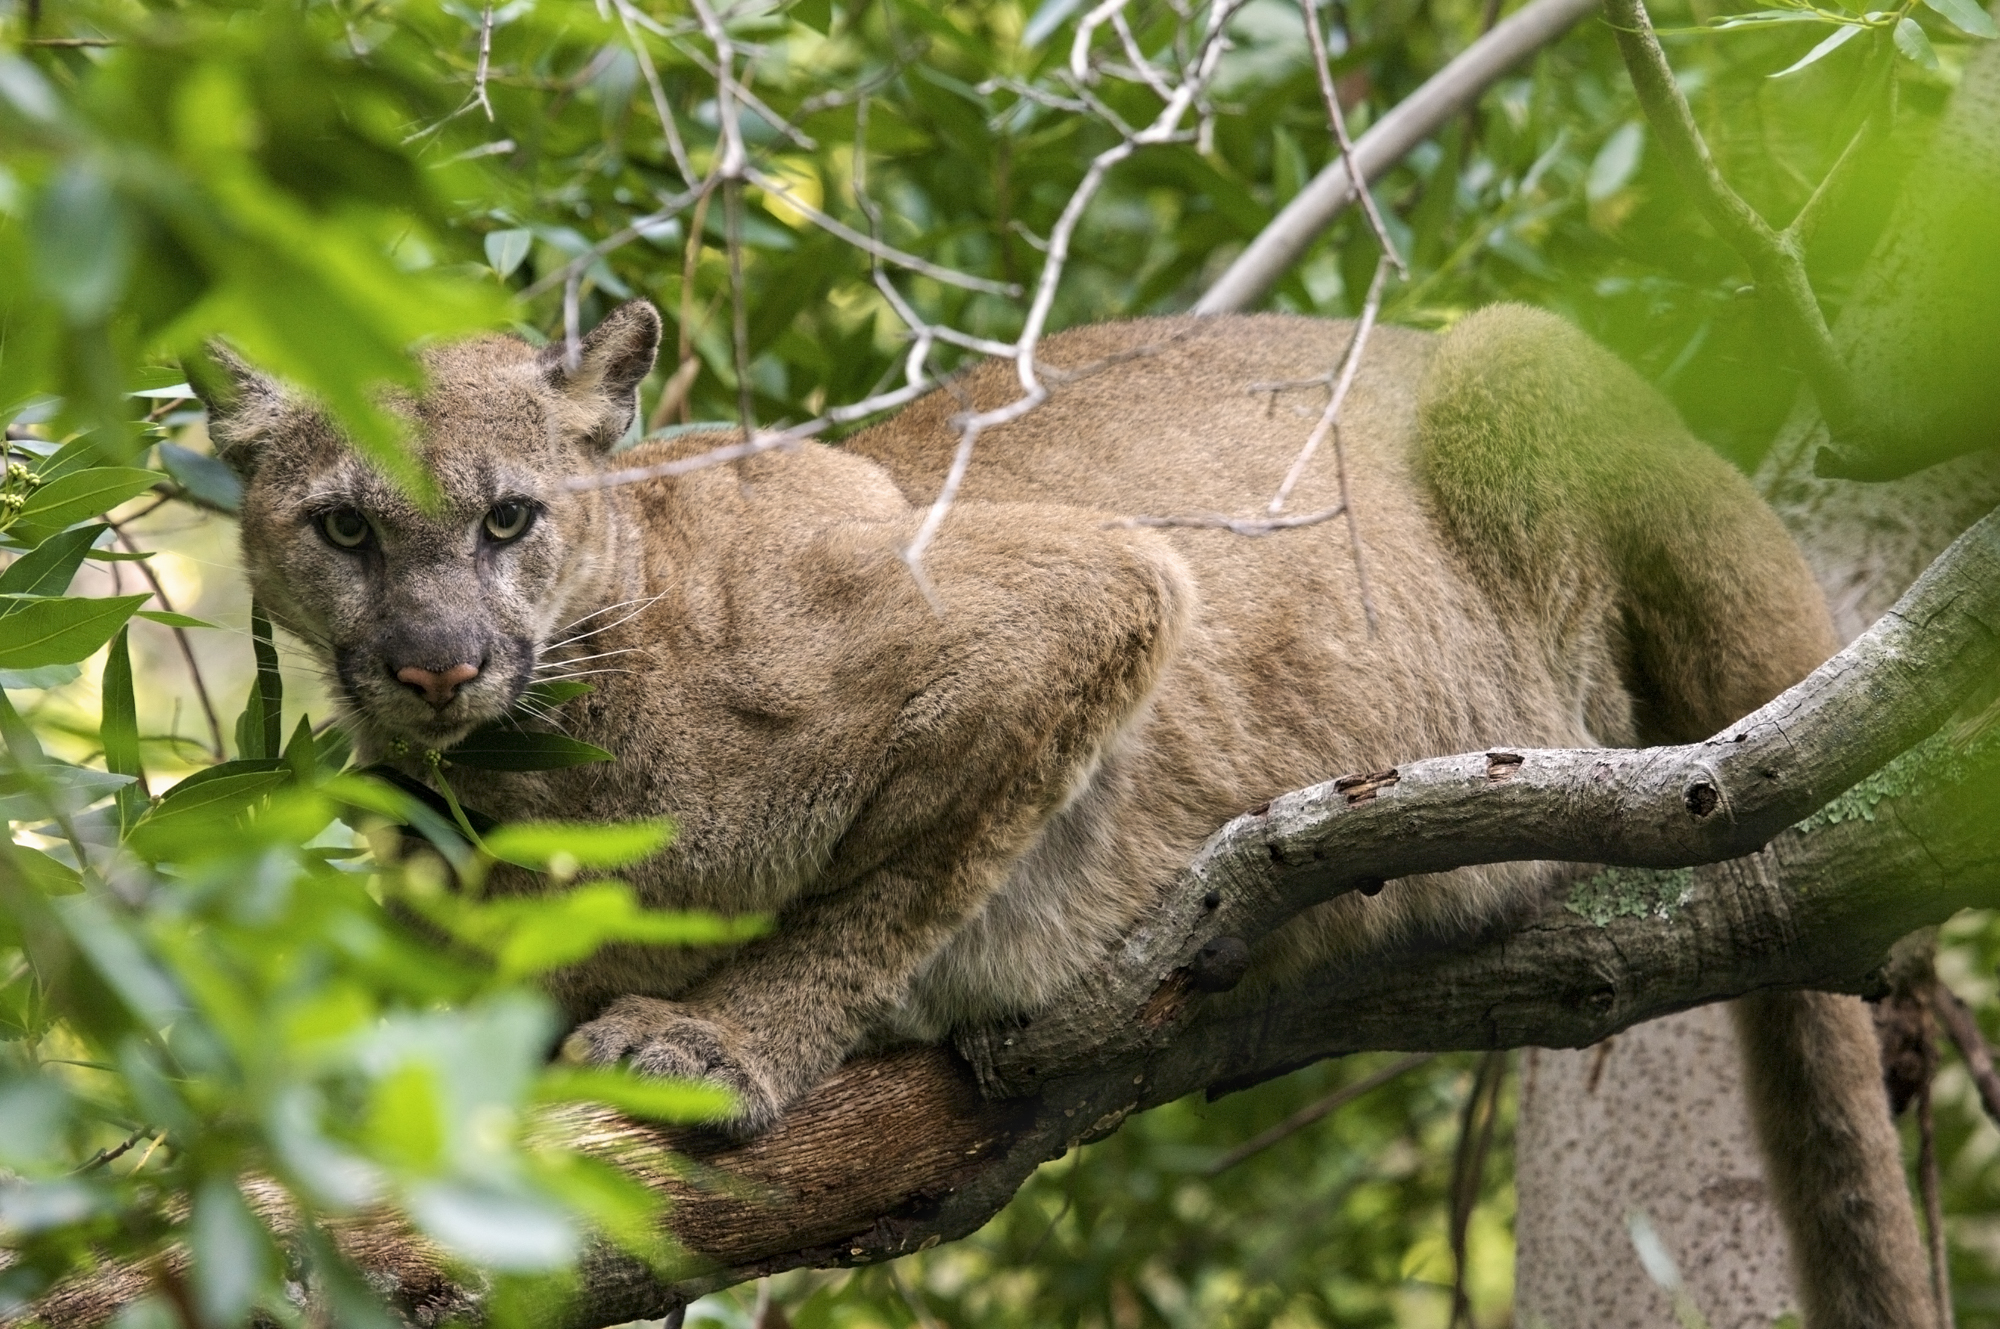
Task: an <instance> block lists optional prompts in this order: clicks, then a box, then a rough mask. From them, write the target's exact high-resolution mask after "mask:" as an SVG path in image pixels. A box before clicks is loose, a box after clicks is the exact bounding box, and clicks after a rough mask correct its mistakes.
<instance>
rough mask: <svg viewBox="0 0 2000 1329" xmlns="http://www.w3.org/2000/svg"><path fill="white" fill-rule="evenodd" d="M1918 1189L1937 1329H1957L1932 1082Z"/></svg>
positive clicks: (1925, 1088) (1920, 1123)
mask: <svg viewBox="0 0 2000 1329" xmlns="http://www.w3.org/2000/svg"><path fill="white" fill-rule="evenodd" d="M1917 1190H1918V1192H1919V1194H1920V1195H1921V1196H1922V1197H1923V1204H1924V1237H1925V1241H1926V1244H1927V1246H1928V1247H1929V1252H1930V1259H1931V1298H1932V1302H1933V1305H1934V1308H1935V1310H1936V1312H1937V1329H1953V1324H1954V1319H1955V1317H1954V1316H1953V1315H1952V1309H1951V1260H1950V1253H1949V1251H1948V1250H1947V1249H1946V1246H1945V1233H1944V1200H1943V1196H1942V1194H1941V1190H1942V1186H1941V1184H1940V1181H1939V1178H1938V1158H1937V1118H1936V1115H1935V1114H1934V1113H1933V1112H1932V1111H1931V1082H1930V1081H1929V1080H1925V1081H1924V1082H1923V1084H1921V1085H1920V1086H1918V1088H1917Z"/></svg>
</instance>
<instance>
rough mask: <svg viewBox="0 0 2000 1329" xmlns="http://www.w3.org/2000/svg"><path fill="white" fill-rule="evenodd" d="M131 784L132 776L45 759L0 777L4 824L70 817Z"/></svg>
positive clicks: (0, 819) (0, 807)
mask: <svg viewBox="0 0 2000 1329" xmlns="http://www.w3.org/2000/svg"><path fill="white" fill-rule="evenodd" d="M131 783H132V777H131V776H129V775H116V774H113V773H111V772H108V771H96V770H92V769H91V768H90V767H88V766H72V765H71V764H69V763H68V762H64V761H54V760H44V761H43V762H41V763H39V764H37V765H35V766H32V767H29V768H27V769H24V770H20V771H13V772H8V773H5V774H0V821H30V820H40V819H41V818H44V817H48V816H54V815H59V816H65V817H66V816H70V815H72V814H74V813H78V812H81V811H83V810H84V809H85V808H87V807H89V806H90V805H91V804H93V803H96V802H98V801H99V800H101V799H104V798H108V797H110V796H111V795H112V794H115V793H118V792H119V791H121V790H122V789H124V788H125V787H126V786H127V785H130V784H131Z"/></svg>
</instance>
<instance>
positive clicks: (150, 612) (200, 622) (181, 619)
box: [138, 609, 221, 631]
mask: <svg viewBox="0 0 2000 1329" xmlns="http://www.w3.org/2000/svg"><path fill="white" fill-rule="evenodd" d="M138 617H140V618H143V619H146V620H147V621H149V622H153V623H159V624H161V625H163V626H165V627H170V628H215V629H216V630H217V631H220V630H221V625H220V624H216V623H211V622H209V621H208V620H207V619H205V618H196V617H194V616H193V615H191V614H177V613H170V612H169V611H167V610H165V609H141V610H140V611H139V613H138Z"/></svg>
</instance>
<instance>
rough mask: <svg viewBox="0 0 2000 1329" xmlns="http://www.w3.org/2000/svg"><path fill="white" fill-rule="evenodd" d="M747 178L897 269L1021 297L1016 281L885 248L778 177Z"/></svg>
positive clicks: (751, 173) (747, 172)
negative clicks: (980, 274) (944, 265)
mask: <svg viewBox="0 0 2000 1329" xmlns="http://www.w3.org/2000/svg"><path fill="white" fill-rule="evenodd" d="M743 175H744V178H745V179H747V180H748V181H749V182H750V183H751V184H753V185H756V186H757V187H758V188H759V189H761V190H763V191H764V192H765V193H767V194H775V195H777V196H778V197H779V198H782V199H783V200H784V201H785V206H787V207H790V208H794V209H796V210H797V211H799V212H800V213H802V214H804V215H805V217H806V218H807V220H809V221H811V222H812V224H813V225H815V226H817V227H819V228H820V229H821V230H824V231H827V232H829V233H830V234H833V235H837V236H839V237H840V238H841V239H843V240H845V241H847V243H849V244H851V245H853V246H854V247H855V248H857V249H863V250H866V251H867V252H868V253H870V254H873V255H874V256H875V257H876V258H880V259H887V260H888V261H889V262H891V263H894V264H895V265H896V266H897V267H901V268H908V269H910V270H911V271H912V272H920V273H922V274H923V275H924V276H926V277H931V278H934V279H935V280H937V281H941V282H944V283H946V284H947V285H950V286H960V287H963V288H964V289H966V290H968V291H983V292H985V293H986V294H988V295H1006V296H1018V295H1020V294H1021V288H1020V287H1019V286H1018V285H1016V284H1015V283H1013V282H998V281H991V280H989V279H987V278H985V277H974V276H972V275H970V274H969V273H964V272H959V271H957V270H955V269H952V268H947V267H942V266H940V265H938V264H936V263H932V262H931V261H930V260H928V259H922V258H918V257H917V256H916V255H915V254H906V253H904V252H903V251H902V250H900V249H897V248H895V247H894V246H893V245H885V244H883V243H882V242H881V241H880V240H877V239H875V238H873V237H871V236H866V235H863V234H862V233H861V232H859V231H857V230H855V229H854V228H853V227H852V226H849V225H848V224H847V223H846V222H843V221H840V220H839V219H837V218H834V217H830V216H828V215H827V214H826V213H824V212H821V211H820V210H819V209H818V208H816V207H814V206H813V205H812V204H810V203H808V202H806V201H805V200H804V199H803V198H800V197H799V196H798V195H797V194H795V193H793V192H792V189H791V186H789V185H787V184H786V183H785V182H784V181H783V180H780V179H777V178H776V177H775V176H769V175H766V174H764V173H763V172H762V171H760V170H758V169H757V168H756V167H754V166H747V167H745V168H744V171H743Z"/></svg>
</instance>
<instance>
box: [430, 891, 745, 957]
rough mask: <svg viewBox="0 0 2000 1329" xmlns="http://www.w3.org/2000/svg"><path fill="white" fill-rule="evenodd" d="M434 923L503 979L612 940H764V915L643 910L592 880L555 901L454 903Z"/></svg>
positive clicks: (593, 949)
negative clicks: (489, 960) (487, 957)
mask: <svg viewBox="0 0 2000 1329" xmlns="http://www.w3.org/2000/svg"><path fill="white" fill-rule="evenodd" d="M437 908H438V910H439V912H438V914H437V921H439V922H441V923H443V924H444V925H445V926H446V927H448V928H450V929H451V930H452V931H453V932H454V933H456V934H457V935H458V936H459V937H461V938H463V939H464V940H466V941H469V942H471V943H472V944H473V945H475V946H478V947H480V948H481V949H483V950H486V951H488V952H489V953H491V954H492V956H493V958H494V961H495V962H496V963H497V964H498V966H499V969H500V973H501V975H502V977H504V978H510V979H511V978H523V977H526V976H528V975H530V974H539V973H545V972H547V971H548V970H551V969H559V968H561V967H562V966H564V965H568V964H575V963H576V962H577V961H579V960H583V959H586V958H588V957H589V956H590V955H592V954H594V953H595V952H596V951H597V949H598V948H599V947H600V946H603V945H605V944H607V943H609V942H614V941H636V942H645V943H647V944H649V945H653V946H721V945H730V944H734V943H737V942H744V941H749V940H750V939H752V938H753V937H758V936H762V935H763V934H764V933H765V932H767V931H768V930H769V928H770V922H769V920H768V919H766V918H765V917H764V916H763V915H761V914H745V915H738V916H735V917H729V918H725V917H723V916H722V915H720V914H711V913H707V912H704V911H698V910H658V909H643V908H641V907H640V906H639V904H638V902H637V899H636V898H635V896H634V895H633V892H632V888H631V887H630V886H628V885H626V884H625V883H624V882H622V881H594V882H586V883H584V884H583V885H581V886H578V887H576V888H574V889H573V890H568V891H564V892H561V893H560V894H556V895H547V896H539V897H535V898H531V899H506V900H493V901H488V902H483V903H481V902H473V901H461V900H458V899H456V898H454V899H452V900H450V901H447V902H441V903H439V904H438V906H437Z"/></svg>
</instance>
